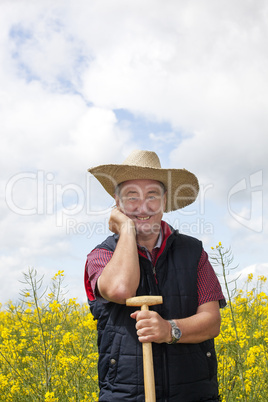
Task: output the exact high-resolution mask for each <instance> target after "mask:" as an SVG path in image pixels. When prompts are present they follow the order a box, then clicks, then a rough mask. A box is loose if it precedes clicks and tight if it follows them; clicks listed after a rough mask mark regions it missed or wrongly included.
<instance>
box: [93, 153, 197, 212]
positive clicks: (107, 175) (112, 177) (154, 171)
mask: <svg viewBox="0 0 268 402" xmlns="http://www.w3.org/2000/svg"><path fill="white" fill-rule="evenodd" d="M88 171H89V172H90V173H91V174H93V175H94V176H95V177H96V179H97V180H98V181H99V182H100V183H101V185H102V186H103V187H104V189H105V190H106V191H107V193H109V194H110V195H111V196H112V197H114V192H115V188H116V186H117V185H118V184H120V183H123V182H124V181H127V180H135V179H151V180H157V181H160V182H161V183H163V184H164V186H165V189H166V191H167V205H166V211H165V212H169V211H175V210H177V209H179V208H183V207H186V206H187V205H189V204H191V203H192V202H194V201H195V199H196V197H197V195H198V191H199V185H198V180H197V178H196V177H195V175H194V174H193V173H191V172H189V171H188V170H186V169H162V168H161V164H160V161H159V158H158V156H157V155H156V153H155V152H151V151H140V150H136V151H133V152H132V153H131V154H130V155H129V156H128V157H127V159H126V160H125V161H124V162H123V163H122V164H120V165H118V164H117V165H115V164H109V165H99V166H96V167H93V168H90V169H88Z"/></svg>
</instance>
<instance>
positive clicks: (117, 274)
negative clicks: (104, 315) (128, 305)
mask: <svg viewBox="0 0 268 402" xmlns="http://www.w3.org/2000/svg"><path fill="white" fill-rule="evenodd" d="M109 228H110V230H111V231H112V232H114V233H117V234H119V240H118V243H117V246H116V249H115V251H114V253H113V256H112V258H111V260H110V261H109V262H108V264H107V265H106V266H105V268H104V269H103V271H102V274H101V275H100V277H99V279H98V282H97V286H98V290H99V293H100V295H101V296H102V297H103V298H104V299H106V300H108V301H112V302H114V303H120V304H125V301H126V299H127V298H129V297H133V296H135V295H136V290H137V288H138V286H139V281H140V267H139V258H138V251H137V243H136V230H135V225H134V223H133V221H132V220H131V219H130V218H128V217H127V216H126V215H124V214H123V213H122V212H121V211H120V210H119V209H118V208H115V209H113V210H112V213H111V217H110V221H109Z"/></svg>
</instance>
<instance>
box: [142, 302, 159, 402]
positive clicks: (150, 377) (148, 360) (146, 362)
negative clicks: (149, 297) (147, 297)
mask: <svg viewBox="0 0 268 402" xmlns="http://www.w3.org/2000/svg"><path fill="white" fill-rule="evenodd" d="M141 310H149V307H148V306H147V305H146V304H144V305H143V306H141ZM142 353H143V375H144V392H145V402H155V401H156V399H155V381H154V363H153V352H152V344H151V343H150V342H148V343H143V344H142Z"/></svg>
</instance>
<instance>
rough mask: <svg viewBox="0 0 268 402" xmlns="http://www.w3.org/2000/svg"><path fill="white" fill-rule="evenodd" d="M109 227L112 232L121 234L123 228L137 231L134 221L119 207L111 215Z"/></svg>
mask: <svg viewBox="0 0 268 402" xmlns="http://www.w3.org/2000/svg"><path fill="white" fill-rule="evenodd" d="M109 229H110V231H111V232H113V233H116V234H120V233H121V231H122V230H123V229H126V230H128V231H133V230H134V232H135V225H134V222H133V221H132V220H131V219H130V218H128V217H127V216H126V215H125V214H124V213H123V212H122V211H121V210H120V209H119V208H118V207H116V208H114V209H113V210H112V212H111V215H110V220H109ZM134 234H135V233H134Z"/></svg>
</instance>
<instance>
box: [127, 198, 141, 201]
mask: <svg viewBox="0 0 268 402" xmlns="http://www.w3.org/2000/svg"><path fill="white" fill-rule="evenodd" d="M138 200H139V198H138V197H128V201H138Z"/></svg>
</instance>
